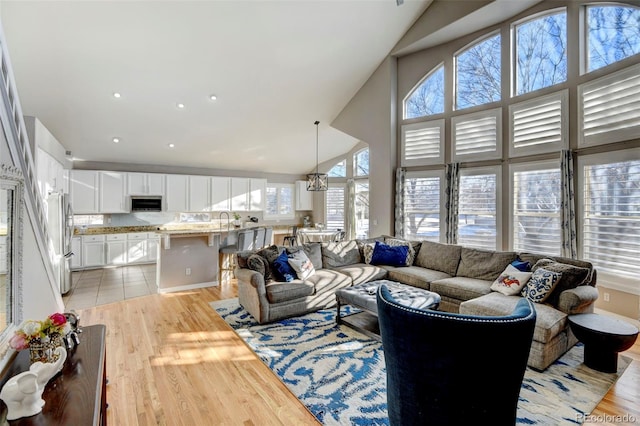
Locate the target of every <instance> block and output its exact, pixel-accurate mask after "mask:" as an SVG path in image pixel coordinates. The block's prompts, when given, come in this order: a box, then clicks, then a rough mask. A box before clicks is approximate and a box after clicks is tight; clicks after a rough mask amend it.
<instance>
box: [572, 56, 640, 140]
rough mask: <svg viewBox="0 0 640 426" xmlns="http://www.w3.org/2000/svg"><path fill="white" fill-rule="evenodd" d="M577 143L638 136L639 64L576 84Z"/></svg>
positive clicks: (639, 123) (639, 117)
mask: <svg viewBox="0 0 640 426" xmlns="http://www.w3.org/2000/svg"><path fill="white" fill-rule="evenodd" d="M578 95H579V105H580V107H581V110H580V118H579V122H580V133H579V143H580V145H581V146H591V145H599V144H604V143H611V142H619V141H624V140H627V139H635V138H637V137H638V131H639V130H640V114H638V109H640V65H636V66H633V67H630V68H627V69H624V70H622V71H620V72H617V73H614V74H611V75H608V76H606V77H604V78H600V79H597V80H594V81H591V82H589V83H585V84H582V85H580V86H578Z"/></svg>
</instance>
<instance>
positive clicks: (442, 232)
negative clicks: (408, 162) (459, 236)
mask: <svg viewBox="0 0 640 426" xmlns="http://www.w3.org/2000/svg"><path fill="white" fill-rule="evenodd" d="M434 177H437V178H439V179H440V188H439V191H440V194H439V198H440V211H439V212H438V214H439V231H438V242H441V243H444V242H445V241H446V221H445V220H444V219H445V215H446V201H447V199H446V197H445V191H446V185H447V182H446V173H445V171H444V170H424V171H419V172H418V171H412V172H407V173H406V174H405V184H406V180H407V179H420V178H425V179H429V178H434ZM404 190H405V188H404V187H403V188H402V191H403V192H404ZM403 199H404V197H403ZM405 208H406V205H403V206H402V209H403V211H404V212H405V215H406V210H405ZM402 227H403V231H405V232H406V228H405V225H404V222H403V224H402ZM405 237H406V238H413V237H410V236H409V237H408V236H407V235H405ZM415 238H419V237H418V236H417V235H416V236H415Z"/></svg>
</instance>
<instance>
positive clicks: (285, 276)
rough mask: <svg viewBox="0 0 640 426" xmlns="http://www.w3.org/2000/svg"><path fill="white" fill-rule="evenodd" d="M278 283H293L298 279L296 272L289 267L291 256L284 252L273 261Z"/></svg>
mask: <svg viewBox="0 0 640 426" xmlns="http://www.w3.org/2000/svg"><path fill="white" fill-rule="evenodd" d="M273 267H274V272H275V276H276V281H286V282H291V281H293V280H295V279H296V277H297V275H296V271H295V270H294V269H293V268H292V267H291V265H289V256H287V252H286V251H283V252H282V253H280V256H278V257H277V258H276V260H274V261H273Z"/></svg>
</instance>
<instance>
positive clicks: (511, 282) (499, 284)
mask: <svg viewBox="0 0 640 426" xmlns="http://www.w3.org/2000/svg"><path fill="white" fill-rule="evenodd" d="M529 278H531V272H522V271H520V270H519V269H518V268H516V267H515V266H513V265H508V266H507V268H506V269H505V270H504V272H503V273H501V274H500V276H499V277H498V278H497V279H496V280H495V281H494V282H493V284H491V290H493V291H497V292H500V293H502V294H504V295H505V296H515V295H516V294H518V293H520V291H521V290H522V289H523V288H524V286H525V285H526V284H527V282H528V281H529Z"/></svg>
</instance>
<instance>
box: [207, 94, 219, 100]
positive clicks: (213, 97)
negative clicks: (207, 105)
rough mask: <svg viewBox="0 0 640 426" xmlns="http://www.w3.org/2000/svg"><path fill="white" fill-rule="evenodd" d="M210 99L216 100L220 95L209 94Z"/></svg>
mask: <svg viewBox="0 0 640 426" xmlns="http://www.w3.org/2000/svg"><path fill="white" fill-rule="evenodd" d="M209 99H211V100H212V101H215V100H216V99H218V97H217V96H216V95H209Z"/></svg>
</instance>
